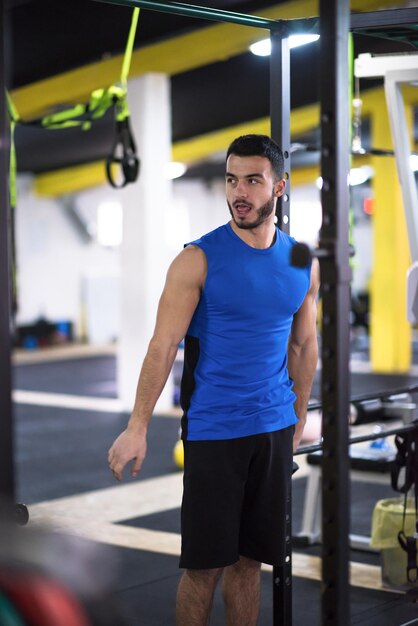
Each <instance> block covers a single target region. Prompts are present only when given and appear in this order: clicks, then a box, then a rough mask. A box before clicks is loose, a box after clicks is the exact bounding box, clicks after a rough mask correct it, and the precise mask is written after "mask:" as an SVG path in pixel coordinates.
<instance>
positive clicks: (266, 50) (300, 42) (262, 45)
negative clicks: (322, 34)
mask: <svg viewBox="0 0 418 626" xmlns="http://www.w3.org/2000/svg"><path fill="white" fill-rule="evenodd" d="M318 39H319V35H290V37H289V48H297V47H298V46H304V45H305V44H307V43H312V42H314V41H318ZM250 50H251V52H252V53H253V54H256V55H257V56H260V57H266V56H268V55H269V54H270V53H271V42H270V39H262V40H261V41H257V42H256V43H253V44H252V45H251V46H250Z"/></svg>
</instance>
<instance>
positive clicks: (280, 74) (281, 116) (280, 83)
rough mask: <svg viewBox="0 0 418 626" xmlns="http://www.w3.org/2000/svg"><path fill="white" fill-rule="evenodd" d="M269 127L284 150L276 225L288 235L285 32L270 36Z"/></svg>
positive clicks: (287, 97) (288, 103) (288, 184)
mask: <svg viewBox="0 0 418 626" xmlns="http://www.w3.org/2000/svg"><path fill="white" fill-rule="evenodd" d="M270 41H271V56H270V125H271V130H270V132H271V137H272V139H274V141H276V143H277V144H278V145H279V146H280V147H281V149H282V150H283V156H284V171H285V178H286V191H285V193H284V195H283V196H281V197H280V198H279V199H278V200H277V207H276V216H277V224H278V226H279V228H281V230H283V231H284V232H285V233H289V225H290V224H289V219H290V217H289V200H290V50H289V39H288V35H287V33H285V32H284V31H283V29H282V28H281V29H279V30H272V31H271V33H270Z"/></svg>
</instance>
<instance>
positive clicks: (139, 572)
mask: <svg viewBox="0 0 418 626" xmlns="http://www.w3.org/2000/svg"><path fill="white" fill-rule="evenodd" d="M416 382H417V378H416V377H414V376H379V375H374V374H360V373H354V374H352V377H351V395H358V394H363V393H368V392H375V391H380V390H382V389H393V388H398V387H400V386H408V385H411V384H416ZM13 386H14V389H15V399H16V402H15V404H14V412H15V448H16V474H17V501H18V502H25V503H26V504H27V505H28V507H29V513H30V514H31V512H32V511H33V513H34V515H35V517H36V515H38V514H39V511H43V510H47V507H48V503H50V504H51V507H50V511H54V510H58V509H59V506H61V504H60V503H62V502H65V503H67V502H73V506H80V510H79V511H78V513H77V515H76V516H75V518H74V524H75V526H77V524H80V528H81V525H82V524H83V523H84V522H83V519H82V517H80V518H79V520H78V521H77V517H79V515H81V514H82V510H81V509H82V507H83V506H84V505H85V500H83V499H82V497H83V494H84V495H86V494H88V496H89V497H90V495H91V497H92V498H94V495H95V493H98V494H107V493H108V492H107V490H109V494H116V493H117V490H119V489H120V490H123V489H124V488H129V489H134V490H135V491H136V492H137V493H138V494H141V493H142V492H141V488H142V487H141V483H143V485H144V486H145V485H146V484H147V482H148V481H149V480H151V479H156V480H157V482H158V479H159V478H160V477H164V478H163V480H162V483H161V484H164V482H167V484H168V482H169V480H170V479H173V480H174V481H176V480H177V477H178V478H179V481H178V483H179V484H180V480H181V473H180V472H179V471H178V469H177V468H176V466H175V465H174V462H173V459H172V450H173V446H174V443H175V441H176V440H177V436H178V429H179V418H178V417H173V416H156V417H154V419H153V420H152V422H151V427H150V433H149V442H148V445H149V449H148V456H147V459H146V461H145V463H144V466H143V470H142V473H141V478H140V479H139V481H133V480H132V479H130V478H129V477H126V480H125V481H124V483H123V484H122V485H121V486H120V487H119V486H115V482H114V479H113V477H112V476H111V475H110V472H109V470H108V467H107V458H106V457H107V449H108V447H109V445H110V444H111V443H112V441H113V439H114V438H115V436H116V435H117V434H118V433H119V432H120V431H121V430H122V428H123V427H124V426H125V424H126V420H127V417H128V415H127V414H124V413H115V412H111V411H106V412H103V411H101V410H99V409H97V410H94V408H93V409H89V410H86V409H84V410H82V409H74V408H68V407H66V406H65V402H63V403H62V406H59V401H58V402H54V404H55V406H48V403H47V402H45V403H43V400H42V398H43V395H42V394H41V393H39V397H37V399H36V403H35V401H31V400H30V399H29V400H28V399H23V400H22V397H20V399H19V395H18V394H17V391H19V392H23V391H25V392H26V391H32V392H43V393H44V394H46V395H45V398H48V395H49V394H69V395H73V396H77V397H80V396H83V397H84V396H85V397H93V398H103V399H108V400H109V401H111V400H112V399H114V398H115V397H116V358H115V356H112V355H105V356H103V355H102V356H91V357H83V358H70V359H62V360H54V361H51V360H46V361H45V362H33V363H28V364H21V365H15V367H14V383H13ZM312 395H313V396H314V397H319V388H318V379H317V380H316V381H315V386H314V389H313V394H312ZM30 402H32V403H30ZM150 484H154V483H152V481H151V483H150ZM155 484H157V483H155ZM176 484H177V482H176ZM305 487H306V472H305V473H302V475H301V476H300V477H299V478H298V477H297V475H295V478H294V481H293V503H292V504H293V507H292V514H293V530H294V532H297V531H298V529H299V527H300V523H301V516H302V507H303V498H304V491H305ZM115 490H116V491H115ZM120 493H122V492H121V491H120ZM129 493H135V492H134V491H129ZM127 494H128V492H127ZM78 496H80V501H79V504H77V503H78V500H77V497H78ZM395 496H396V494H394V492H393V491H392V490H391V488H390V486H389V478H388V481H387V484H378V483H373V482H364V481H352V492H351V532H353V533H356V534H361V535H370V520H371V514H372V511H373V507H374V505H375V503H376V501H377V500H379V499H383V498H389V497H395ZM100 497H102V496H100ZM110 497H111V495H110ZM71 498H73V499H72V500H71ZM66 499H67V500H66ZM112 499H114V498H112ZM173 502H174V505H170V503H169V502H168V501H167V500H165V501H162V502H161V506H160V507H159V506H158V504H157V505H155V503H154V504H153V507H151V509H150V511H151V512H148V513H146V512H145V513H144V512H142V513H141V512H140V513H139V514H138V515H137V514H135V513H134V512H133V511H132V510H130V508H129V506H128V504H129V503H128V498H127V503H126V507H127V508H126V513H125V514H124V512H123V510H122V511H121V512H120V513H119V515H118V516H115V517H114V518H113V519H112V524H111V525H112V527H113V528H115V527H116V526H117V527H118V528H120V530H121V531H122V530H123V531H124V533H125V534H126V533H129V532H132V533H139V532H142V533H146V532H151V533H154V534H155V537H157V539H156V541H157V542H158V537H161V542H162V543H161V545H159V546H158V547H157V548H155V549H153V548H152V546H151V547H147V548H145V549H144V548H143V547H142V548H141V545H142V544H140V545H138V544H135V545H133V546H132V547H131V546H130V545H129V542H128V543H126V540H124V541H125V543H123V542H119V541H118V540H115V541H112V539H111V538H110V539H106V538H105V539H103V537H97V541H98V542H100V544H102V542H103V543H105V544H108V547H107V550H108V551H110V552H111V553H112V556H115V557H116V561H117V563H118V566H117V567H116V568H115V573H114V580H113V583H112V594H113V599H114V600H115V601H116V602H117V605H118V607H119V608H120V611H121V612H122V613H123V615H124V616H125V619H126V624H127V625H128V626H152V625H155V626H157V625H158V626H169V625H171V624H174V623H175V618H174V604H175V593H176V587H177V584H178V580H179V577H180V575H181V571H180V570H179V568H178V556H177V552H176V549H175V548H174V549H173V548H168V549H167V550H165V548H164V545H165V544H164V541H165V540H166V539H167V541H168V540H169V543H168V544H167V545H170V546H171V545H172V543H173V542H174V543H173V545H177V544H176V541H178V534H179V530H180V529H179V502H177V500H176V499H175V498H174V500H173ZM40 503H42V504H40ZM83 503H84V504H83ZM62 506H63V505H62ZM109 506H111V504H109ZM42 507H43V508H42ZM144 510H146V506H145V509H144ZM69 521H70V522H71V515H70V518H69ZM99 521H100V520H99ZM91 522H92V520H89V523H90V526H89V528H90V527H91V526H92V524H91ZM93 522H94V520H93ZM93 525H94V524H93ZM99 525H100V524H98V526H99ZM77 530H78V529H77V528H76V531H77ZM158 533H160V534H158ZM77 534H78V533H77ZM80 534H83V533H82V532H81V533H80ZM89 536H90V538H91V537H92V536H94V529H93V530H92V529H91V528H90V530H89ZM127 536H128V535H127ZM153 536H154V535H153ZM171 540H173V541H172V542H171ZM112 544H113V545H112ZM157 545H158V544H157ZM298 556H300V557H303V556H307V557H309V558H310V559H311V561H312V562H314V561H315V559H317V557H318V556H320V547H318V546H313V547H309V548H301V547H299V546H297V547H295V548H294V561H297V558H298ZM350 560H351V561H352V562H353V563H362V564H364V565H365V566H367V567H369V568H370V569H371V570H372V571H373V572H376V569H377V568H379V567H380V556H379V554H376V553H370V552H363V551H361V552H360V551H354V550H353V551H351V554H350ZM311 561H309V562H311ZM302 573H303V572H302ZM300 574H301V572H300V568H298V569H297V575H294V577H293V624H294V626H302V625H305V624H309V625H310V626H316V625H319V624H320V582H319V581H318V580H313V579H312V576H311V575H310V573H309V572H308V571H307V572H306V577H305V575H303V576H302V575H300ZM271 586H272V574H271V572H270V571H263V572H262V600H261V611H260V619H259V624H260V625H261V626H268V625H269V624H272V594H271ZM350 603H351V623H352V624H363V625H367V626H375V625H376V626H401V625H405V626H406V624H408V625H409V624H413V623H415V622H416V623H417V624H418V609H417V605H414V604H412V603H411V602H407V601H406V597H405V595H404V594H402V593H394V592H393V591H387V590H382V589H381V588H375V589H373V588H365V587H364V586H362V585H359V584H357V585H355V586H352V587H351V591H350ZM411 620H412V621H411ZM223 623H224V618H223V611H222V601H221V595H220V593H219V592H217V594H216V597H215V601H214V608H213V617H212V620H211V624H212V625H215V626H217V625H219V626H221V624H223ZM112 626H117V624H112Z"/></svg>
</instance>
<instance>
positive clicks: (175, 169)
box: [165, 161, 187, 180]
mask: <svg viewBox="0 0 418 626" xmlns="http://www.w3.org/2000/svg"><path fill="white" fill-rule="evenodd" d="M186 171H187V166H186V165H185V164H184V163H179V162H178V161H172V162H171V163H167V165H166V166H165V176H166V178H168V180H173V179H174V178H180V176H183V174H185V173H186Z"/></svg>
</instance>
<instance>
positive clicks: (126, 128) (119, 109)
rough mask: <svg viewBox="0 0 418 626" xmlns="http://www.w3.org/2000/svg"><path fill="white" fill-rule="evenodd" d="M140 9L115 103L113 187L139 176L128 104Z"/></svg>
mask: <svg viewBox="0 0 418 626" xmlns="http://www.w3.org/2000/svg"><path fill="white" fill-rule="evenodd" d="M138 16H139V9H138V8H135V9H134V12H133V15H132V23H131V29H130V32H129V37H128V42H127V44H126V50H125V56H124V59H123V65H122V73H121V77H120V83H121V86H122V87H121V89H122V91H123V93H124V96H123V97H122V98H119V99H118V100H117V102H116V103H115V115H116V120H115V121H116V137H115V141H114V144H113V149H112V153H111V154H110V155H109V156H108V158H107V159H106V175H107V179H108V181H109V183H110V184H111V185H112V187H125V185H127V184H128V183H133V182H135V181H136V179H137V178H138V174H139V159H138V157H137V155H136V146H135V142H134V138H133V135H132V131H131V127H130V115H129V110H128V103H127V98H126V95H127V91H128V85H127V81H128V74H129V67H130V64H131V58H132V50H133V45H134V39H135V33H136V27H137V24H138ZM114 164H119V165H120V166H121V169H122V172H123V181H122V183H121V184H119V185H118V184H117V183H116V182H115V179H114V178H113V174H112V165H114Z"/></svg>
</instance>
